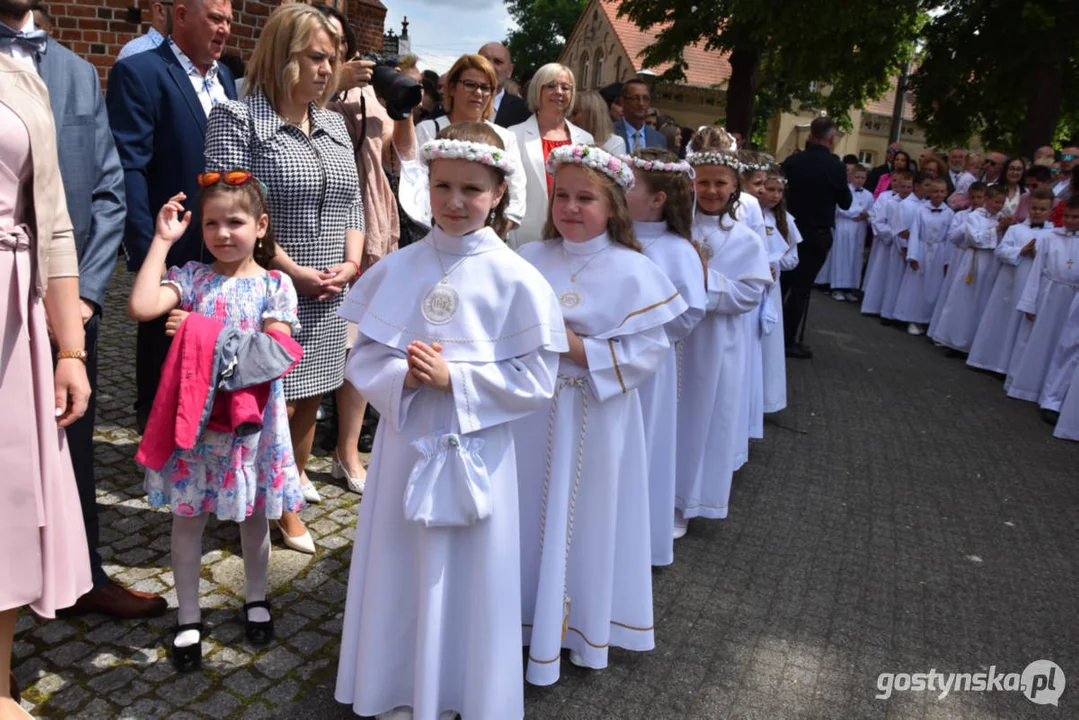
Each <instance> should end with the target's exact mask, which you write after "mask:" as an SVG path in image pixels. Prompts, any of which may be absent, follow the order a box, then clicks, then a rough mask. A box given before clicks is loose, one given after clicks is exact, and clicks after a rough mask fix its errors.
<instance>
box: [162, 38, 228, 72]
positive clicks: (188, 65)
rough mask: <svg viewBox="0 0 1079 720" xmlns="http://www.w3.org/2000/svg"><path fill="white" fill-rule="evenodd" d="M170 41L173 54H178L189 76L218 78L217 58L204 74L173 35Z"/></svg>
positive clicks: (177, 57)
mask: <svg viewBox="0 0 1079 720" xmlns="http://www.w3.org/2000/svg"><path fill="white" fill-rule="evenodd" d="M168 43H169V47H171V48H172V52H173V54H174V55H176V59H177V60H179V61H180V65H181V66H182V67H183V69H184V72H185V73H187V74H188V75H189V76H195V77H198V78H206V79H207V80H210V81H213V80H214V79H215V78H217V61H216V60H214V62H213V64H212V65H210V69H209V70H207V71H206V74H205V75H203V74H202V72H201V71H200V70H199V69H198V68H197V67H195V63H193V62H191V58H189V57H188V56H187V54H186V53H185V52H184V51H183V50H181V49H180V46H179V45H177V44H176V42H175V41H174V40H173V39H172V38H171V37H170V38H169V39H168Z"/></svg>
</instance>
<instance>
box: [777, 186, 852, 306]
mask: <svg viewBox="0 0 1079 720" xmlns="http://www.w3.org/2000/svg"><path fill="white" fill-rule="evenodd" d="M848 187H850V192H851V197H852V198H853V201H852V202H851V204H850V207H849V208H847V209H846V210H844V209H842V208H838V207H837V208H836V209H835V233H833V236H834V240H833V241H832V249H831V250H829V251H828V259H827V260H826V261H825V263H824V265H823V266H822V267H821V269H820V272H819V273H817V280H816V284H818V285H828V286H829V287H831V289H832V290H855V289H857V288H859V287H861V285H862V258H863V257H864V254H865V238H866V234H867V233H868V228H869V220H859V219H858V216H859V215H861V214H862V213H863V212H869V213H872V211H873V193H871V192H870V191H869V190H866V189H865V188H859V189H857V190H856V189H855V188H854V186H853V185H848ZM766 220H767V218H766Z"/></svg>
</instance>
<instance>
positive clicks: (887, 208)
mask: <svg viewBox="0 0 1079 720" xmlns="http://www.w3.org/2000/svg"><path fill="white" fill-rule="evenodd" d="M913 190H914V176H913V175H912V174H911V173H910V172H908V171H907V170H897V171H895V172H894V173H892V189H891V190H888V191H887V192H883V193H881V194H880V196H879V197H878V198H877V199H876V202H875V203H874V205H873V211H872V212H871V213H870V216H869V222H870V226H871V227H872V228H873V249H872V250H870V252H869V264H868V265H867V266H866V270H865V280H864V281H863V283H862V314H863V315H880V312H881V308H882V307H883V306H884V286H885V284H886V277H887V273H888V268H889V266H890V264H891V261H892V255H893V254H894V253H895V252H896V250H895V233H894V231H893V229H892V227H891V224H890V222H889V221H890V219H891V215H892V206H893V205H894V204H895V203H898V202H902V201H903V200H905V199H906V198H907V197H908V196H909V195H910V194H911V192H912V191H913Z"/></svg>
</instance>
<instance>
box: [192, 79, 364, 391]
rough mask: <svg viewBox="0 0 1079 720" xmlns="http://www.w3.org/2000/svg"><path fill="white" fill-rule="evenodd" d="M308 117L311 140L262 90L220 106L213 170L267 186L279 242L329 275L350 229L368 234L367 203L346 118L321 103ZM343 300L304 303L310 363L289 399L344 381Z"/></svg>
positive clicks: (292, 378) (288, 381)
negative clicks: (239, 172) (238, 173)
mask: <svg viewBox="0 0 1079 720" xmlns="http://www.w3.org/2000/svg"><path fill="white" fill-rule="evenodd" d="M309 117H310V121H311V135H310V137H308V136H307V135H305V134H304V133H303V131H302V130H300V129H299V128H297V127H295V126H293V125H290V124H288V123H286V122H285V121H284V120H282V119H281V117H280V116H279V115H278V114H277V113H276V112H275V111H274V109H273V108H272V107H271V106H270V103H269V101H268V100H267V99H266V96H265V95H264V94H263V93H262V91H260V90H257V91H255V92H253V93H252V94H251V95H249V96H248V97H246V98H244V99H243V100H240V101H236V100H232V101H229V102H222V103H218V104H217V105H215V106H214V108H213V110H212V111H211V112H210V118H209V120H208V121H207V124H206V170H207V171H215V170H217V171H222V170H233V169H243V170H249V171H250V172H251V173H252V174H254V175H255V177H257V178H258V179H259V180H261V181H262V182H263V183H264V184H265V186H266V188H267V203H268V205H269V215H270V224H271V227H272V228H273V232H274V238H275V239H276V241H277V244H278V245H279V246H280V247H281V249H282V250H284V251H285V252H286V253H288V256H289V257H291V258H292V259H293V260H294V261H295V262H296V263H297V264H299V265H301V266H305V267H313V268H316V269H318V270H323V269H325V268H328V267H331V266H333V265H337V264H339V263H340V262H341V261H342V260H344V259H345V231H346V230H350V229H352V230H359V231H361V232H362V231H363V228H364V219H363V203H362V201H361V199H360V186H359V177H358V175H357V173H356V160H355V153H354V151H353V148H352V140H351V139H350V138H349V134H348V129H347V128H346V126H345V121H344V119H343V118H342V117H341V116H340V115H338V114H337V113H334V112H330V111H328V110H321V109H319V108H318V107H316V106H315V105H311V106H310V109H309ZM344 298H345V294H344V293H341V294H340V295H337V296H335V297H333V298H330V299H328V300H315V299H314V298H309V297H300V298H299V308H298V315H299V318H300V331H299V332H298V333H297V334H296V341H297V342H299V343H300V346H301V347H302V348H303V360H301V361H300V364H299V365H297V366H296V368H295V369H294V370H293V371H292V372H291V373H289V374H288V375H287V376H285V398H286V399H288V400H299V399H302V398H308V397H314V396H316V395H322V394H323V393H326V392H329V391H331V390H336V389H337V388H338V387H340V386H341V383H342V382H343V381H344V377H345V352H346V345H345V321H344V319H343V318H340V317H338V315H337V309H338V307H340V305H341V302H342V301H343V300H344Z"/></svg>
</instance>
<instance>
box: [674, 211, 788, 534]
mask: <svg viewBox="0 0 1079 720" xmlns="http://www.w3.org/2000/svg"><path fill="white" fill-rule="evenodd" d="M696 220H697V222H696V224H695V226H694V235H695V237H696V238H697V239H698V242H699V244H700V249H701V254H702V255H704V257H705V258H707V260H708V308H707V310H708V312H707V313H706V314H705V316H704V319H702V320H701V322H700V323H699V324H698V325H697V328H696V329H695V330H694V331H693V332H692V333H690V335H689V337H688V338H686V340H685V344H684V349H683V359H682V384H683V386H684V387H687V388H691V390H690V392H688V393H687V394H685V395H683V396H682V401H683V402H682V403H681V404H680V405H679V406H678V478H677V489H678V496H677V497H676V498H675V504H676V507H677V508H678V509H679V510H680V511H681V512H682V515H683V517H685V518H687V519H688V518H692V517H698V516H700V517H708V518H725V517H727V501H728V499H729V497H730V492H731V479H732V475H733V473H734V471H735V469H736V468H737V467H739V466H740V465H741V463H742V462H744V457H745V455H746V454H747V452H748V447H746V446H747V445H748V438H746V429H747V427H748V421H747V419H746V417H745V414H746V410H747V408H746V403H745V395H744V392H745V390H744V384H745V383H746V382H747V374H748V369H747V368H746V357H747V356H746V352H745V347H744V346H745V331H744V329H743V323H744V322H745V320H744V317H743V316H744V315H746V314H747V313H751V312H753V311H754V310H756V309H757V306H758V305H759V304H760V302H761V298H762V297H763V295H764V291H765V290H766V289H767V288H768V286H769V285H770V284H771V283H772V274H771V272H769V270H768V254H767V253H766V252H765V250H764V247H763V246H762V245H761V243H760V238H758V237H757V236H756V234H755V233H753V232H752V231H750V230H748V229H747V228H746V227H745V226H743V225H742V224H741V223H735V222H731V221H730V219H729V218H725V217H724V218H719V217H711V216H705V215H701V214H698V215H697V218H696Z"/></svg>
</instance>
